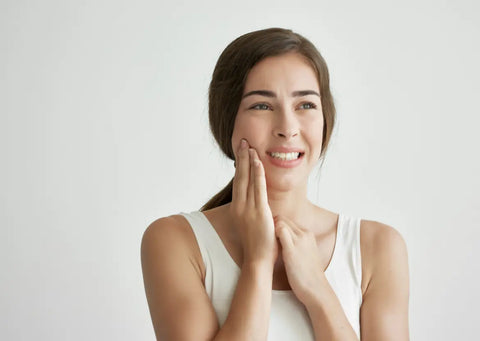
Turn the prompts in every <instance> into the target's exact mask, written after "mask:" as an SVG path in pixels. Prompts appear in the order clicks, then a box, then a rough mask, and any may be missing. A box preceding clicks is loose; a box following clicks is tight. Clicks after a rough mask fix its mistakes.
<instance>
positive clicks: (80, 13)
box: [0, 0, 480, 340]
mask: <svg viewBox="0 0 480 341" xmlns="http://www.w3.org/2000/svg"><path fill="white" fill-rule="evenodd" d="M173 3H174V2H172V1H168V2H167V1H164V2H161V1H153V0H152V1H130V2H129V1H107V0H102V1H100V0H90V1H65V0H58V1H52V0H48V1H47V0H44V1H19V0H17V1H14V0H7V1H4V0H3V1H0V39H1V40H0V41H1V44H0V113H1V116H0V119H1V120H0V157H1V159H0V162H1V167H0V200H1V202H0V205H1V206H0V208H1V210H0V227H1V230H0V231H1V232H0V233H1V234H0V269H1V272H0V273H1V275H0V276H1V278H0V339H2V340H32V339H36V340H152V339H154V333H153V328H152V325H151V321H150V315H149V312H148V307H147V303H146V299H145V294H144V289H143V281H142V273H141V266H140V241H141V237H142V234H143V232H144V230H145V228H146V227H147V226H148V225H149V224H150V223H151V222H152V221H154V220H155V219H157V218H159V217H162V216H166V215H170V214H176V213H178V212H188V211H192V210H197V209H199V208H200V206H201V205H203V204H204V203H205V202H206V201H207V199H208V198H209V197H211V196H212V195H213V194H215V193H216V192H217V191H218V190H219V189H220V188H221V187H223V186H224V185H225V184H226V183H227V182H228V181H229V179H230V178H231V176H232V175H233V165H232V162H231V161H229V160H226V159H225V158H224V157H222V156H221V155H220V152H219V151H218V148H217V147H216V146H215V144H214V143H213V138H212V137H211V135H210V133H209V130H208V119H207V114H208V113H207V90H208V84H209V81H210V77H211V73H212V71H213V68H214V65H215V62H216V60H217V58H218V56H219V55H220V53H221V51H222V50H223V49H224V48H225V47H226V45H227V44H228V43H229V42H231V41H232V40H233V39H235V38H236V37H238V36H239V35H241V34H244V33H247V32H249V31H252V30H256V29H261V28H267V27H272V26H280V27H286V28H292V29H293V30H295V31H297V32H299V33H301V34H303V35H305V36H306V37H307V38H309V39H310V40H311V41H312V42H313V43H314V44H315V45H316V46H317V47H318V48H319V50H320V52H321V53H322V55H323V56H324V58H325V59H326V61H327V64H328V66H329V69H330V75H331V84H332V91H333V95H334V98H335V101H336V105H337V110H338V125H337V126H336V128H335V132H334V136H333V138H332V145H331V149H330V150H329V152H328V153H327V158H326V161H325V163H324V166H323V168H322V170H321V172H314V174H317V175H316V176H315V177H312V178H313V179H312V183H311V192H310V196H311V198H312V200H314V201H315V202H316V203H318V204H319V205H320V206H322V207H325V208H327V209H330V210H333V211H336V212H343V213H345V214H349V215H352V216H359V217H362V218H364V219H372V220H377V221H380V222H383V223H386V224H389V225H391V226H393V227H394V228H396V229H397V230H398V231H399V232H400V233H401V234H402V236H403V237H404V239H405V240H406V242H407V246H408V253H409V264H410V285H411V292H410V332H411V339H412V340H469V339H474V338H476V337H478V324H479V323H480V320H479V315H478V306H479V305H480V299H479V290H478V288H479V286H480V281H479V270H480V265H479V261H478V259H479V258H480V252H479V250H478V249H479V247H478V246H479V237H480V233H479V227H480V226H479V221H480V200H479V198H478V193H479V191H480V180H479V174H480V162H479V157H478V151H477V149H478V147H479V146H480V138H479V136H478V135H479V134H478V127H479V124H480V120H479V115H480V110H479V109H480V104H479V100H480V99H479V97H480V96H479V94H480V87H479V78H480V67H479V60H480V47H479V43H478V42H479V40H480V39H479V36H480V34H479V33H480V32H479V31H480V15H479V9H480V6H479V4H478V2H475V1H473V0H471V1H468V0H462V1H458V0H457V1H438V0H436V1H433V0H432V1H427V0H421V1H418V0H417V1H395V2H390V1H380V0H379V1H335V2H333V1H291V0H289V1H270V2H262V3H256V2H254V1H242V2H240V1H237V2H232V3H227V2H224V1H211V2H209V3H208V2H205V1H203V2H194V1H190V2H182V1H180V2H177V3H176V4H173Z"/></svg>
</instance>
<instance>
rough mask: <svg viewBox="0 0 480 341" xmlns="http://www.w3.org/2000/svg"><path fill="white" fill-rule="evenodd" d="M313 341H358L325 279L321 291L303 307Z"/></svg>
mask: <svg viewBox="0 0 480 341" xmlns="http://www.w3.org/2000/svg"><path fill="white" fill-rule="evenodd" d="M305 307H306V309H307V311H308V314H309V316H310V320H311V322H312V325H313V331H314V334H315V340H332V341H335V340H341V341H359V340H358V337H357V334H356V333H355V331H354V330H353V328H352V325H351V324H350V322H349V321H348V319H347V316H346V315H345V312H344V311H343V308H342V306H341V304H340V301H339V300H338V297H337V296H336V295H335V292H334V291H333V289H332V287H331V286H330V284H329V283H328V281H327V280H326V278H325V281H324V283H322V286H321V289H320V290H317V291H316V294H312V295H311V297H310V299H309V300H308V302H307V304H306V305H305Z"/></svg>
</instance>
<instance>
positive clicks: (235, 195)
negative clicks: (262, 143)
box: [232, 139, 250, 203]
mask: <svg viewBox="0 0 480 341" xmlns="http://www.w3.org/2000/svg"><path fill="white" fill-rule="evenodd" d="M248 158H249V157H248V142H247V141H246V140H245V139H242V141H241V142H240V146H239V148H238V152H237V159H236V163H237V166H236V167H235V176H234V177H233V189H232V201H236V202H241V203H244V202H245V201H246V200H247V185H248V178H249V169H250V167H249V161H248Z"/></svg>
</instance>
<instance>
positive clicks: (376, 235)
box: [306, 221, 409, 341]
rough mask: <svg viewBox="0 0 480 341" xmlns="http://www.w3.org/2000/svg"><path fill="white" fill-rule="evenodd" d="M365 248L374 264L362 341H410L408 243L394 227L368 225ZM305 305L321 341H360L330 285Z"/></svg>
mask: <svg viewBox="0 0 480 341" xmlns="http://www.w3.org/2000/svg"><path fill="white" fill-rule="evenodd" d="M363 227H364V228H365V230H366V231H365V232H362V236H365V237H366V241H364V242H362V246H364V248H365V249H366V250H365V252H362V254H365V255H367V256H368V259H370V260H372V276H371V278H370V281H369V283H368V286H367V289H366V291H365V293H364V295H363V302H362V306H361V309H360V333H361V340H363V341H377V340H378V341H383V340H389V341H408V340H409V332H408V297H409V277H408V257H407V248H406V244H405V241H404V240H403V238H402V236H401V235H400V234H399V233H398V232H397V231H396V230H395V229H393V228H392V227H390V226H388V225H385V224H381V223H378V222H375V221H365V225H364V226H363ZM321 282H322V283H323V284H322V285H321V286H322V289H320V290H318V291H316V292H319V293H320V295H321V296H320V297H315V296H313V295H312V299H311V300H310V301H309V303H308V304H307V305H306V307H307V310H308V312H309V314H310V318H311V319H312V323H313V326H314V331H315V336H316V338H317V339H319V340H358V338H357V336H356V334H355V332H354V330H353V328H352V327H351V325H350V323H349V322H348V320H347V317H346V316H345V313H344V311H343V309H342V307H341V305H340V301H339V300H338V298H337V297H336V295H335V293H334V292H333V290H332V288H331V287H330V285H329V283H328V282H327V281H326V278H325V281H321Z"/></svg>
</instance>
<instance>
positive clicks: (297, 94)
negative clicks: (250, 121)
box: [242, 90, 320, 99]
mask: <svg viewBox="0 0 480 341" xmlns="http://www.w3.org/2000/svg"><path fill="white" fill-rule="evenodd" d="M252 95H260V96H265V97H272V98H276V97H277V95H276V94H275V93H274V92H273V91H269V90H253V91H250V92H247V93H246V94H245V95H243V96H242V99H244V98H245V97H248V96H252ZM307 95H315V96H318V97H320V94H319V93H318V92H316V91H313V90H299V91H294V92H292V97H302V96H307Z"/></svg>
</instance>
